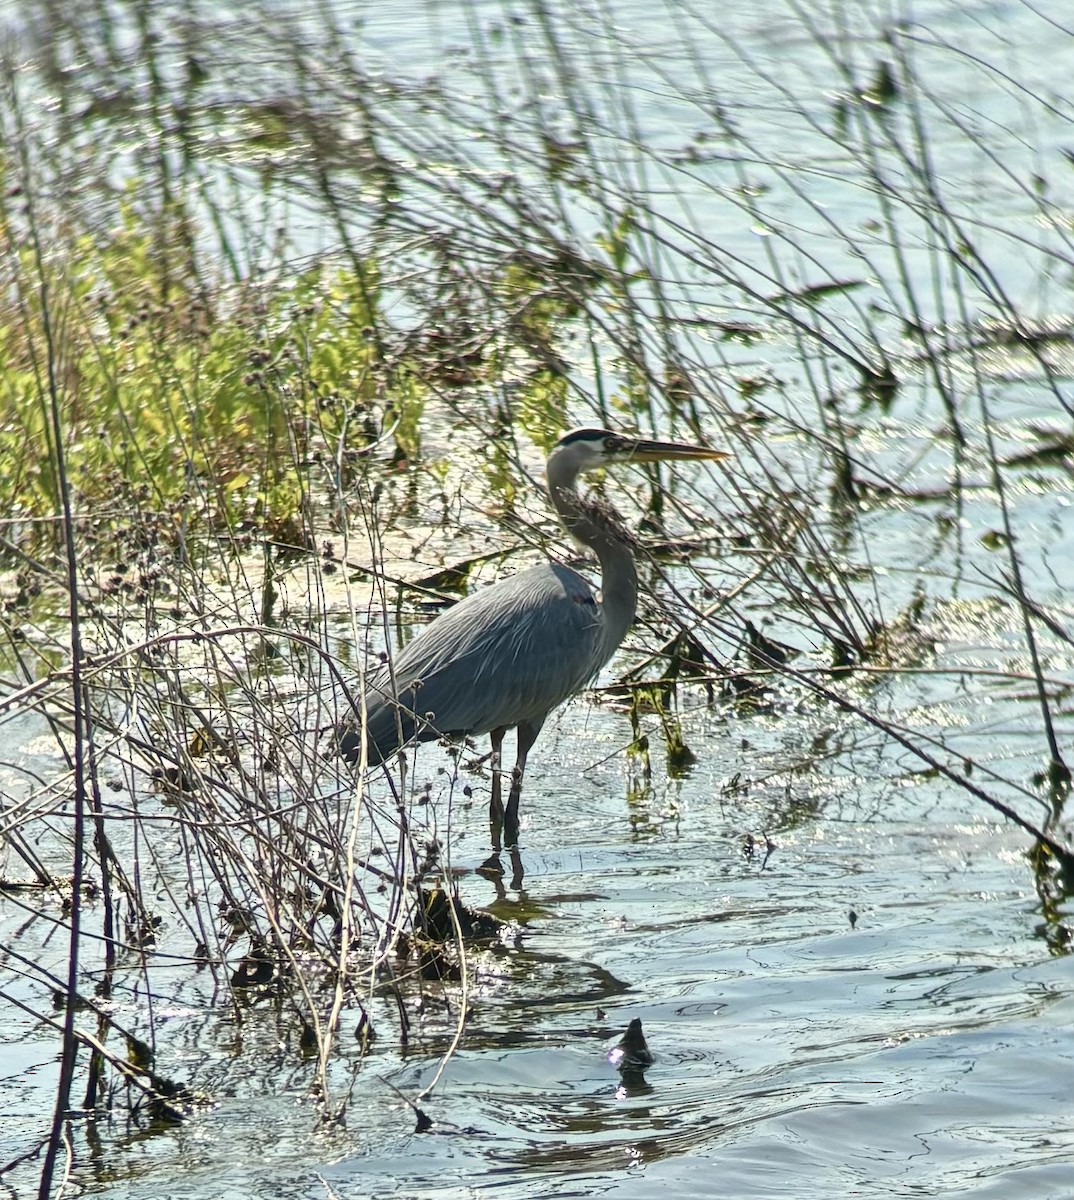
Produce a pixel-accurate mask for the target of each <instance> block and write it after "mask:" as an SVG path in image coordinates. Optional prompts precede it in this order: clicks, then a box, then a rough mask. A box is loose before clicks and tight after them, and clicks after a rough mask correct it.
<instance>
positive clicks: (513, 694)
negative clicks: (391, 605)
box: [339, 429, 725, 840]
mask: <svg viewBox="0 0 1074 1200" xmlns="http://www.w3.org/2000/svg"><path fill="white" fill-rule="evenodd" d="M723 457H725V455H723V454H721V453H720V452H719V451H715V450H707V449H703V448H702V447H696V446H684V445H680V444H678V443H675V442H647V441H642V440H639V439H635V438H628V437H622V436H620V435H618V434H614V433H609V432H608V431H607V430H594V429H581V430H575V431H574V432H572V433H569V434H567V435H566V436H565V437H563V438H561V439H560V441H559V442H558V443H557V444H556V446H555V448H554V449H553V451H552V453H551V455H549V458H548V463H547V467H546V473H547V478H548V490H549V495H550V497H551V499H552V503H553V504H554V505H555V507H556V510H557V512H558V513H559V516H560V518H561V520H562V521H563V524H564V525H565V526H566V528H567V530H568V531H569V532H570V533H571V534H572V535H573V536H574V537H575V538H576V539H577V540H578V541H580V542H581V543H582V544H583V545H586V546H588V547H589V548H590V549H592V550H593V551H594V552H595V553H596V555H597V558H598V559H599V560H600V565H601V574H602V588H601V595H602V599H601V600H599V601H598V600H597V598H596V597H595V596H594V594H593V591H592V589H591V588H590V586H589V584H588V583H587V582H586V581H585V579H583V578H582V576H581V575H579V574H578V573H577V571H573V570H571V569H570V568H569V567H565V566H561V565H559V564H556V563H545V564H543V565H541V566H537V567H533V568H531V569H530V570H528V571H522V572H520V573H519V574H518V575H513V576H511V577H509V578H507V579H504V580H501V581H500V582H499V583H496V584H493V585H492V586H491V587H487V588H484V589H482V590H481V591H479V592H475V593H473V594H472V595H471V596H468V597H467V598H466V599H465V600H462V601H460V602H459V603H458V604H456V605H455V606H454V607H452V608H450V609H449V610H448V611H447V612H446V613H444V614H443V615H442V616H440V617H438V618H437V619H436V620H435V621H433V623H432V624H431V625H429V626H428V627H427V628H426V629H424V630H422V632H421V633H419V634H418V635H417V636H416V637H415V638H414V639H413V640H412V641H411V642H410V643H409V644H408V645H407V646H406V647H405V649H403V650H402V651H400V653H399V654H397V655H396V656H395V657H394V659H393V661H392V662H391V663H390V664H389V665H386V666H385V667H384V668H382V669H381V670H379V671H378V672H377V673H376V674H375V675H374V676H372V677H371V678H370V680H369V683H368V687H367V689H366V693H365V700H364V705H365V710H366V725H365V749H366V757H367V761H369V762H371V763H376V762H382V761H384V760H385V759H387V758H390V757H391V755H392V754H394V753H395V752H396V751H398V750H399V749H400V748H401V747H403V746H404V745H406V744H407V743H408V742H410V741H412V740H415V739H416V740H418V741H425V740H428V739H431V738H437V737H442V736H460V735H464V734H470V735H478V734H483V733H488V734H491V738H492V749H493V812H494V814H495V813H496V810H497V808H499V811H500V813H501V814H502V805H501V804H500V781H499V765H500V763H499V760H500V747H501V744H502V742H503V738H504V734H505V733H506V731H507V730H508V729H512V728H515V729H517V730H518V759H517V762H516V765H515V770H514V774H513V778H512V787H511V795H510V799H509V801H508V807H507V813H506V818H505V826H506V831H507V835H508V839H509V840H514V838H515V837H516V836H517V811H518V796H519V791H520V788H521V782H522V773H523V771H524V769H525V765H526V756H527V755H528V753H529V749H530V747H531V746H532V745H533V743H534V741H535V740H536V738H537V735H538V734H539V733H540V731H541V727H542V726H543V725H544V722H545V718H546V717H547V716H548V714H549V713H550V712H551V711H552V710H553V709H554V708H556V707H557V706H558V705H560V704H562V702H563V701H564V700H566V699H567V698H568V697H569V696H572V695H574V694H575V693H576V692H578V691H579V690H581V688H583V687H584V686H585V685H586V684H587V683H588V682H589V681H590V680H591V679H592V678H593V677H594V676H595V675H596V674H597V673H598V672H599V671H600V669H601V667H603V666H604V664H605V663H606V662H607V661H608V660H609V659H610V658H611V656H612V655H613V654H614V653H615V651H616V649H617V648H618V646H619V644H620V642H622V640H623V638H624V637H625V636H626V632H627V630H628V629H629V628H630V625H631V623H632V622H633V620H634V611H635V607H636V604H637V593H638V583H637V573H636V570H635V567H634V556H633V553H632V549H631V538H630V536H629V534H628V533H627V532H626V531H625V530H624V529H623V528H622V526H621V525H620V524H619V522H618V521H617V520H616V519H614V517H610V516H608V515H606V514H602V513H601V512H600V511H599V510H595V509H594V508H593V507H592V506H590V505H587V504H586V503H585V502H583V501H582V500H581V499H580V498H579V496H578V494H577V492H576V490H575V484H576V481H577V477H578V475H579V473H580V472H582V471H585V470H589V469H592V468H594V467H599V466H602V465H605V464H607V463H610V462H617V461H631V460H634V461H639V462H646V461H653V460H657V459H672V458H723ZM356 716H357V714H356ZM339 745H340V750H341V753H342V754H343V755H344V756H345V757H346V758H348V759H351V760H352V761H355V760H358V759H359V758H360V756H361V751H362V729H361V724H360V722H359V721H357V720H356V719H354V718H352V719H351V720H350V721H349V722H348V723H347V724H345V726H344V728H343V729H342V731H341V733H340V737H339Z"/></svg>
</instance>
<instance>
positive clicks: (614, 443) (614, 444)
mask: <svg viewBox="0 0 1074 1200" xmlns="http://www.w3.org/2000/svg"><path fill="white" fill-rule="evenodd" d="M604 449H605V450H607V452H608V453H609V454H614V453H615V452H616V450H618V449H619V439H618V438H613V437H606V438H605V439H604Z"/></svg>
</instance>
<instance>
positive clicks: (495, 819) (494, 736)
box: [489, 725, 507, 842]
mask: <svg viewBox="0 0 1074 1200" xmlns="http://www.w3.org/2000/svg"><path fill="white" fill-rule="evenodd" d="M506 733H507V726H506V725H502V726H500V728H499V729H494V730H493V731H492V732H491V733H490V734H489V741H490V742H492V756H491V763H492V798H491V799H490V801H489V821H490V822H491V824H492V827H493V829H494V830H498V829H500V828H501V827H502V826H503V793H502V791H501V781H500V776H501V774H502V772H501V769H500V767H501V762H500V759H501V751H502V750H503V739H504V734H506ZM497 840H498V839H497V838H496V837H494V838H493V841H494V842H495V841H497Z"/></svg>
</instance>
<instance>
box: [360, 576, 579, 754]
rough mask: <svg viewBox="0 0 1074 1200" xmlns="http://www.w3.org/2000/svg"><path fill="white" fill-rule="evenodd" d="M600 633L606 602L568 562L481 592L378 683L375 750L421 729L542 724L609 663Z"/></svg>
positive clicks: (373, 708)
mask: <svg viewBox="0 0 1074 1200" xmlns="http://www.w3.org/2000/svg"><path fill="white" fill-rule="evenodd" d="M600 635H601V612H600V607H599V605H598V604H597V603H596V601H595V599H594V597H593V593H592V591H591V589H590V587H589V585H588V584H587V583H586V581H585V580H584V579H583V578H582V577H581V576H580V575H579V574H577V572H575V571H572V570H570V569H569V568H567V567H562V566H558V565H554V564H545V565H543V566H540V567H534V568H533V569H532V570H529V571H523V572H521V573H520V574H518V575H514V576H512V577H510V578H509V579H505V580H502V581H501V582H500V583H497V584H494V585H493V586H492V587H488V588H484V589H483V590H481V591H479V592H475V593H474V594H473V595H472V596H468V597H467V598H466V599H465V600H463V601H461V602H460V603H459V604H456V605H455V606H454V607H453V608H450V609H449V610H448V611H447V612H446V613H444V615H443V616H441V617H438V618H437V619H436V620H435V621H434V622H433V623H432V624H431V625H430V626H428V627H427V628H426V629H425V630H423V631H422V632H421V633H420V634H419V635H418V636H417V637H415V638H414V640H413V641H411V642H410V643H409V644H408V645H407V646H406V647H405V648H404V649H403V650H402V651H401V652H400V653H399V654H398V655H397V656H396V658H395V660H394V662H393V664H392V670H391V672H390V673H389V672H388V671H387V670H385V671H382V672H379V673H378V675H377V676H376V678H375V679H373V680H372V681H371V682H370V687H369V690H368V692H367V694H366V706H367V711H368V726H367V738H368V743H369V746H370V751H371V757H373V758H383V757H386V756H387V755H389V754H391V753H392V752H393V750H395V749H397V748H398V747H399V746H400V745H401V744H403V743H405V742H406V741H409V740H410V739H411V738H412V737H414V736H415V735H417V736H418V737H419V738H422V739H424V738H430V737H436V736H438V735H440V734H447V733H475V734H477V733H487V732H488V731H489V730H491V729H495V728H497V727H499V726H514V725H517V724H518V723H519V722H520V721H528V722H537V723H538V724H539V722H540V721H542V720H543V719H544V717H545V716H546V715H547V714H548V713H549V712H550V711H551V709H553V708H555V707H556V705H557V704H560V703H562V701H563V700H565V699H566V698H567V697H568V696H570V695H572V694H573V693H574V692H576V691H578V690H579V688H581V687H582V686H583V685H584V684H585V683H586V682H588V680H589V679H590V678H591V677H592V676H593V675H594V674H595V672H596V671H597V670H598V669H599V668H600V666H601V663H600V662H599V661H598V658H599V647H600V644H601V636H600ZM393 680H394V687H393V684H392V681H393ZM400 724H401V725H402V740H400V736H399V733H400V729H399V726H400ZM374 748H375V753H374ZM344 753H346V748H344Z"/></svg>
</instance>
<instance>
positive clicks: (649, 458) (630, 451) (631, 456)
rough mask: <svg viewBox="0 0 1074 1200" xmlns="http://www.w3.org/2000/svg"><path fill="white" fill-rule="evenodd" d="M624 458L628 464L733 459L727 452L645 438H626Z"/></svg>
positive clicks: (623, 450) (684, 443)
mask: <svg viewBox="0 0 1074 1200" xmlns="http://www.w3.org/2000/svg"><path fill="white" fill-rule="evenodd" d="M623 440H624V442H625V443H626V444H625V445H624V446H623V449H622V457H623V458H624V459H626V460H627V461H628V462H666V461H671V460H674V459H705V458H707V459H721V458H731V457H732V456H731V455H730V454H728V453H727V451H726V450H710V449H709V448H708V446H691V445H690V444H689V443H688V442H653V441H648V440H646V439H645V438H637V439H633V438H624V439H623Z"/></svg>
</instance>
